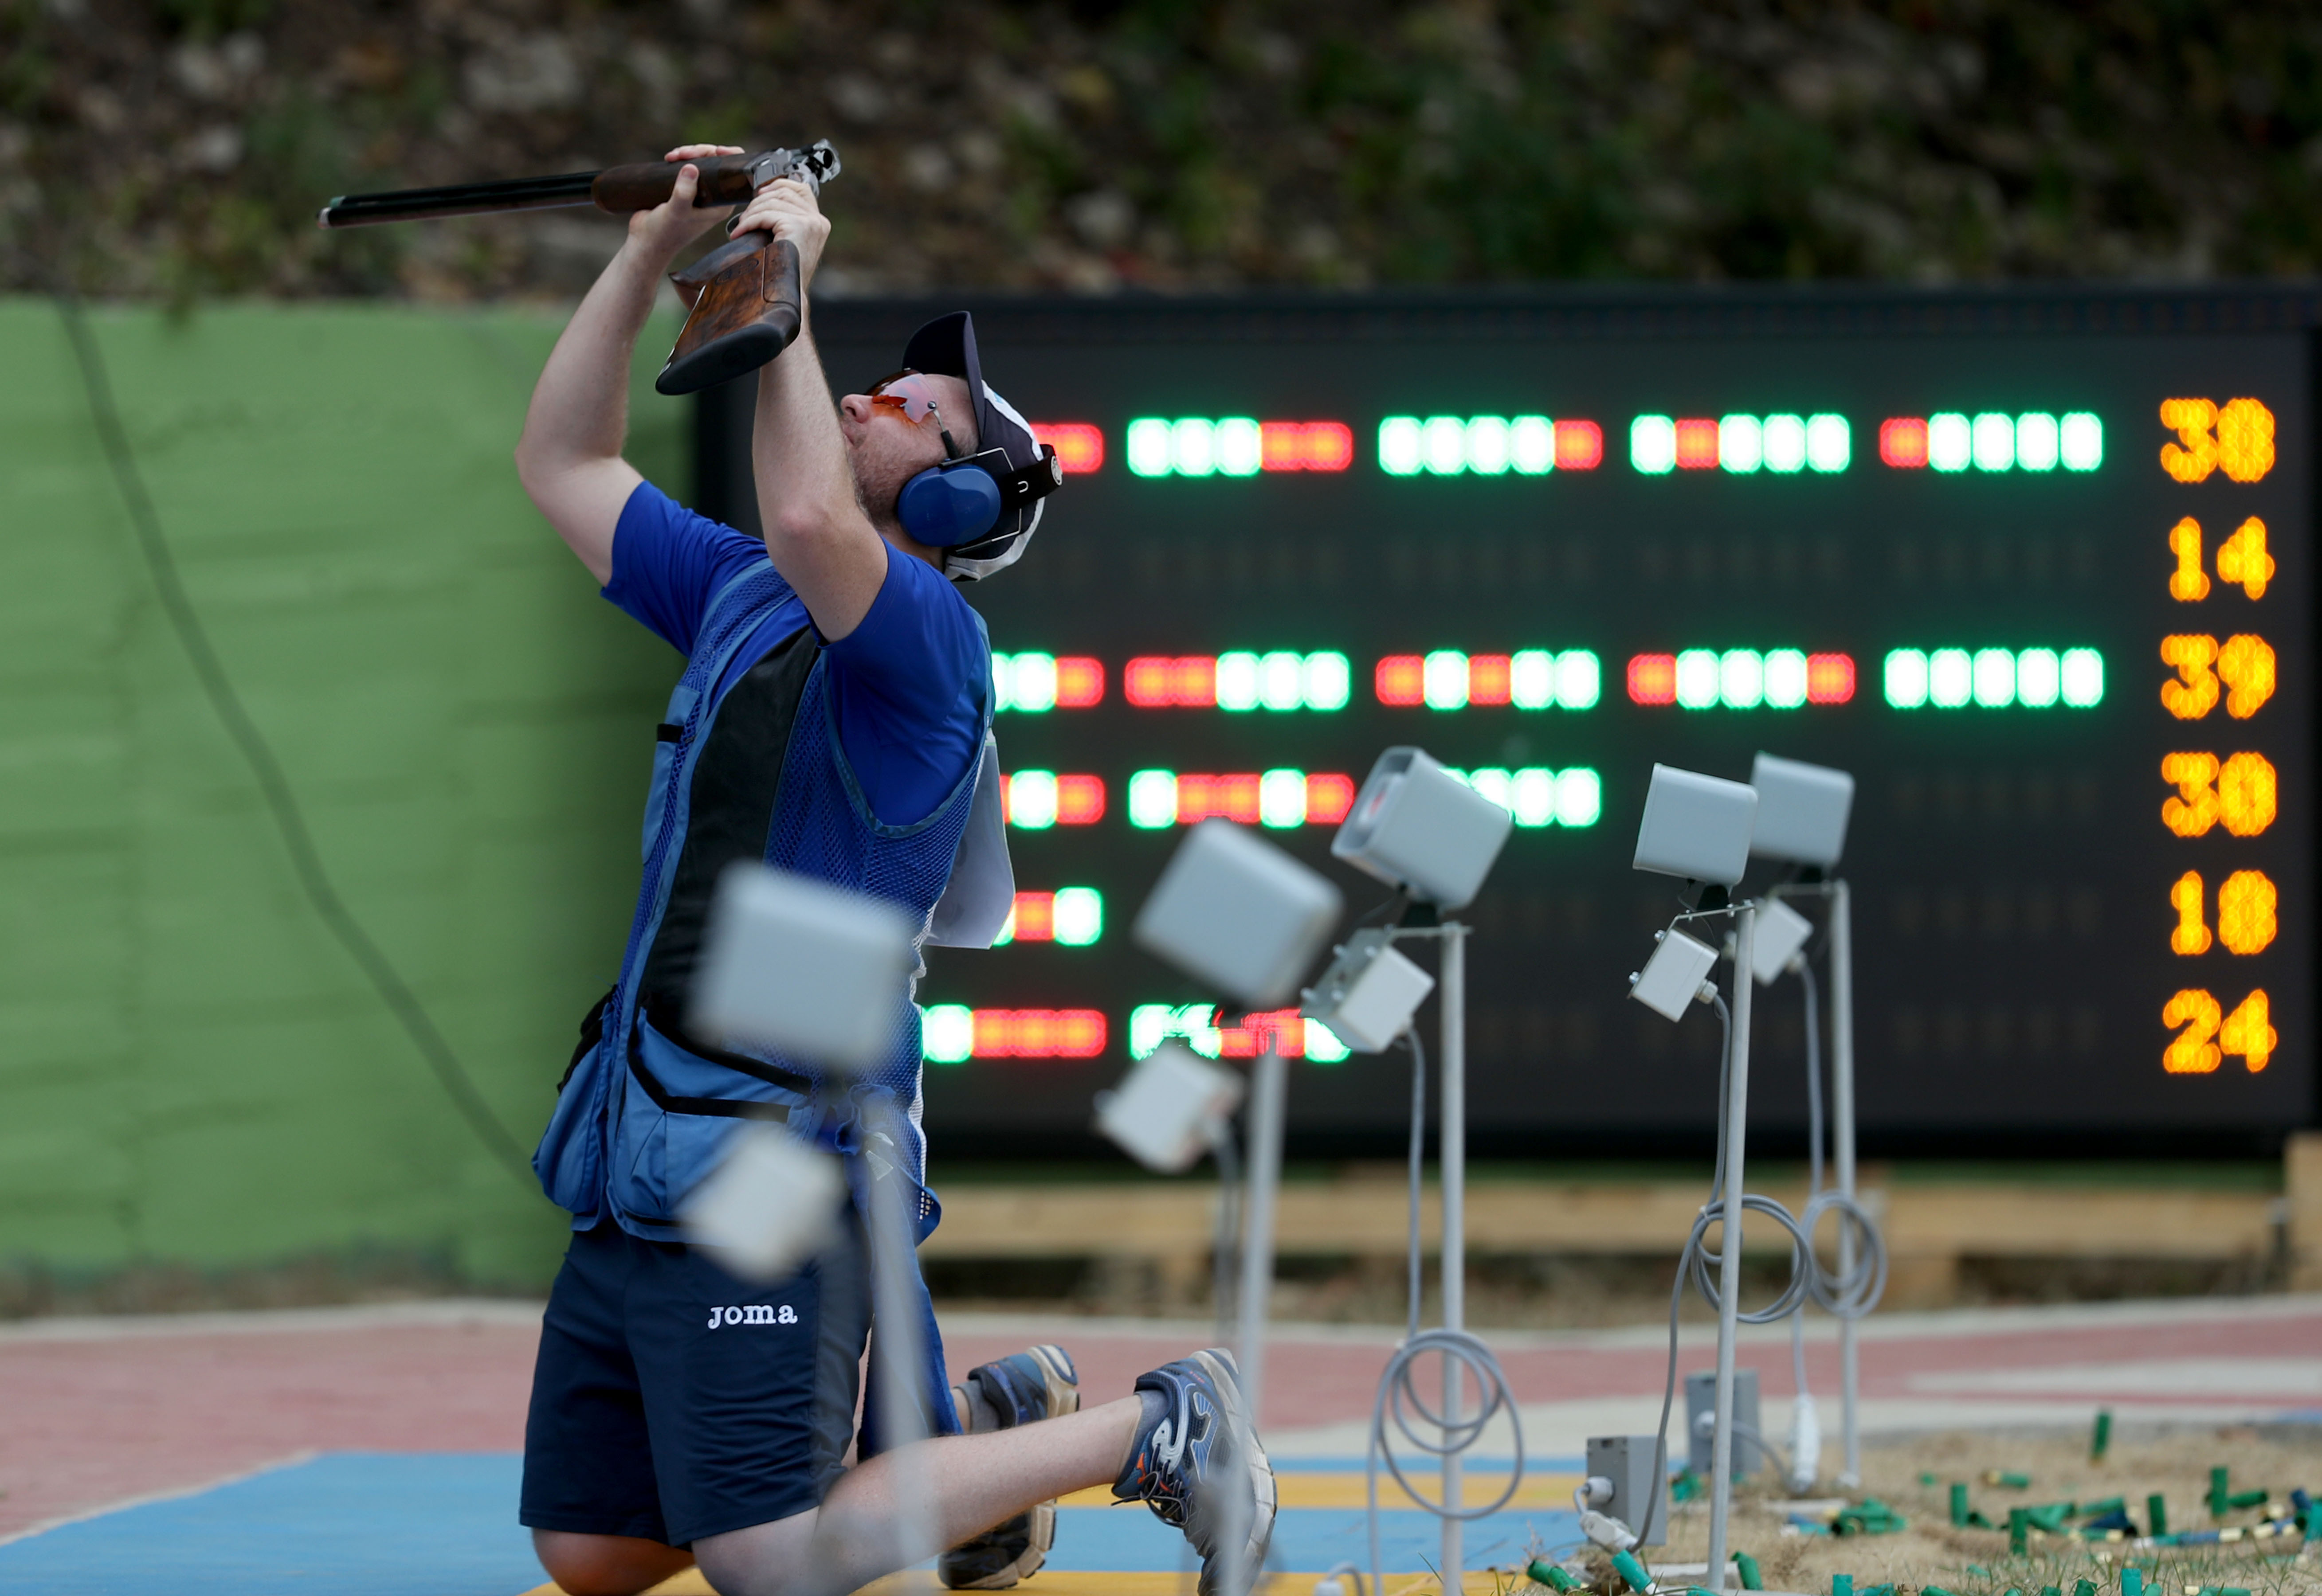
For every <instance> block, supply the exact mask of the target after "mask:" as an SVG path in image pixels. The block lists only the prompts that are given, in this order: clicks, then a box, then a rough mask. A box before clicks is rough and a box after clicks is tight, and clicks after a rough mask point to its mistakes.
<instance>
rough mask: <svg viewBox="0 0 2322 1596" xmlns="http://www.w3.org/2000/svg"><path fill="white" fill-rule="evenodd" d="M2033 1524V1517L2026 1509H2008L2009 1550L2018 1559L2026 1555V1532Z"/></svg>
mask: <svg viewBox="0 0 2322 1596" xmlns="http://www.w3.org/2000/svg"><path fill="white" fill-rule="evenodd" d="M2031 1523H2032V1515H2031V1514H2030V1513H2028V1512H2026V1511H2025V1509H2022V1508H2010V1509H2007V1549H2008V1550H2009V1551H2010V1552H2013V1553H2014V1554H2015V1555H2016V1556H2018V1557H2021V1556H2022V1555H2024V1532H2025V1530H2026V1529H2027V1528H2030V1527H2031Z"/></svg>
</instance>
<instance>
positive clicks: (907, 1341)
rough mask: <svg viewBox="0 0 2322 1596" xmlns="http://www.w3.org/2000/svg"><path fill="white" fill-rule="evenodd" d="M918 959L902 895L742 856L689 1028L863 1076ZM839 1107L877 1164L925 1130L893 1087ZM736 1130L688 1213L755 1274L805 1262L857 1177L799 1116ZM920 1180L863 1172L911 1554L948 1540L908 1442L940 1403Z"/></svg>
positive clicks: (892, 1444)
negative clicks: (851, 886)
mask: <svg viewBox="0 0 2322 1596" xmlns="http://www.w3.org/2000/svg"><path fill="white" fill-rule="evenodd" d="M916 962H917V950H916V948H915V946H914V927H913V926H912V924H911V922H910V918H909V917H907V916H905V915H904V913H903V912H902V910H901V909H900V908H899V907H897V906H896V905H895V904H893V903H891V902H890V901H889V900H887V899H885V898H874V897H872V896H871V895H869V894H867V893H862V892H851V891H847V890H846V889H842V888H839V887H836V886H833V885H832V884H830V883H829V882H827V881H823V880H817V879H814V878H812V877H809V876H803V875H799V874H796V873H793V872H791V871H778V870H772V869H768V868H767V867H765V866H763V865H760V864H755V863H749V862H737V863H736V864H732V865H729V866H727V869H726V871H725V873H724V874H722V875H721V876H720V877H719V878H718V890H717V893H716V896H715V897H714V898H712V900H711V903H710V911H709V916H708V921H707V923H706V924H705V926H704V927H703V935H702V946H701V958H700V962H699V967H698V969H697V971H696V973H695V977H694V981H693V992H692V997H691V999H690V1003H689V1004H688V1007H687V1010H686V1026H687V1028H688V1029H689V1030H690V1031H691V1032H693V1033H694V1034H696V1035H700V1036H703V1037H706V1038H708V1039H711V1040H714V1041H718V1042H721V1043H723V1044H727V1045H728V1046H732V1047H735V1048H736V1049H747V1048H752V1047H755V1048H760V1049H767V1050H772V1051H776V1052H779V1053H783V1054H785V1055H788V1056H789V1057H791V1058H793V1059H796V1060H799V1061H800V1062H805V1063H808V1064H809V1065H812V1066H816V1067H818V1068H822V1069H827V1070H831V1071H834V1072H843V1073H848V1074H853V1073H858V1072H863V1071H866V1070H869V1069H872V1068H873V1067H875V1066H876V1065H877V1064H878V1063H879V1062H881V1061H882V1059H884V1058H886V1057H887V1056H888V1055H889V1054H890V1053H891V1051H892V1049H893V1047H894V1044H895V1042H896V1040H897V1035H896V1027H897V1026H898V1025H899V1024H900V1021H901V1015H900V1012H899V1011H900V1009H901V1008H902V1001H901V999H902V994H903V993H904V992H905V991H906V990H908V988H909V983H910V976H911V971H912V969H913V967H914V966H915V964H916ZM816 1092H817V1096H818V1099H823V1100H824V1101H825V1102H827V1100H828V1099H829V1096H830V1091H829V1089H828V1088H827V1086H825V1085H823V1084H822V1083H819V1082H818V1084H817V1086H816ZM832 1111H833V1112H835V1113H836V1114H839V1115H842V1116H846V1117H853V1118H855V1120H856V1121H857V1125H858V1129H859V1132H860V1135H861V1138H862V1140H861V1146H862V1149H863V1154H864V1156H866V1157H868V1158H870V1159H872V1160H873V1161H874V1167H876V1165H877V1162H878V1161H879V1160H880V1159H881V1154H880V1152H879V1149H881V1148H882V1147H883V1148H884V1162H885V1163H886V1164H887V1166H888V1170H889V1172H890V1173H891V1174H893V1173H896V1171H895V1167H894V1166H895V1162H896V1161H897V1160H900V1159H901V1158H902V1157H903V1156H904V1149H906V1148H908V1147H910V1145H912V1143H913V1139H914V1137H915V1136H916V1135H917V1132H916V1128H915V1127H914V1126H912V1125H911V1124H910V1121H909V1120H908V1118H907V1117H906V1116H905V1114H904V1112H903V1110H902V1109H901V1108H900V1107H899V1106H898V1104H897V1103H896V1101H895V1099H894V1096H893V1094H891V1093H890V1092H886V1091H874V1092H868V1093H864V1094H863V1095H862V1096H861V1097H860V1098H859V1099H855V1098H851V1099H849V1101H848V1102H847V1103H846V1106H844V1107H843V1108H834V1109H833V1110H832ZM711 1123H712V1124H714V1123H715V1121H712V1122H711ZM736 1132H737V1134H736V1135H734V1136H733V1137H732V1138H731V1141H730V1142H729V1145H727V1148H726V1150H725V1151H726V1157H725V1159H724V1160H723V1162H722V1163H721V1164H720V1166H719V1168H718V1172H716V1173H715V1174H714V1175H713V1176H712V1177H711V1178H710V1179H709V1180H708V1181H705V1182H704V1185H703V1187H702V1188H701V1189H700V1190H699V1192H698V1193H697V1194H695V1195H694V1196H693V1197H692V1198H691V1199H690V1200H689V1201H687V1202H686V1203H685V1204H684V1206H683V1208H682V1209H681V1216H682V1220H683V1222H684V1224H685V1226H686V1227H687V1230H688V1232H689V1234H690V1236H692V1237H696V1238H699V1239H703V1240H705V1241H707V1242H708V1243H709V1245H713V1246H718V1247H721V1248H722V1249H723V1251H724V1253H725V1254H726V1255H727V1256H729V1257H731V1258H733V1259H735V1260H736V1262H738V1263H741V1264H742V1266H743V1267H744V1268H745V1270H749V1271H753V1272H755V1273H756V1275H757V1276H758V1278H763V1279H768V1280H772V1279H777V1278H780V1273H779V1272H777V1271H775V1270H774V1268H773V1266H774V1265H775V1264H777V1263H791V1264H794V1263H796V1262H797V1261H798V1260H799V1259H800V1258H801V1257H803V1256H804V1255H805V1253H807V1252H810V1251H811V1250H812V1249H813V1245H814V1244H815V1242H816V1241H817V1240H818V1236H817V1235H816V1227H818V1226H819V1225H823V1224H827V1221H828V1216H829V1214H830V1212H831V1211H832V1210H835V1209H836V1207H837V1197H838V1194H839V1193H842V1192H844V1190H846V1177H845V1175H844V1174H843V1173H842V1172H841V1171H840V1170H839V1169H838V1168H837V1166H836V1164H835V1163H833V1162H832V1161H831V1160H830V1159H829V1158H828V1157H827V1155H826V1154H820V1153H818V1152H817V1151H816V1150H814V1149H812V1148H809V1147H808V1146H806V1145H803V1143H802V1142H801V1141H800V1139H799V1138H796V1137H794V1136H793V1135H792V1134H791V1132H790V1131H789V1130H788V1129H787V1128H783V1129H777V1128H776V1127H775V1126H772V1124H766V1125H762V1126H739V1127H736ZM818 1159H819V1160H821V1162H820V1163H818V1162H816V1161H817V1160H818ZM914 1181H915V1177H914V1180H913V1181H907V1180H905V1179H899V1178H885V1179H878V1178H874V1179H869V1180H866V1181H864V1182H863V1184H864V1187H866V1188H867V1190H868V1193H869V1201H868V1203H867V1205H866V1207H867V1209H868V1211H867V1212H865V1213H864V1215H863V1218H864V1224H865V1227H866V1229H867V1231H868V1233H869V1240H870V1249H869V1250H870V1263H871V1299H872V1305H873V1308H872V1310H873V1314H874V1316H875V1317H876V1318H877V1319H878V1322H879V1324H880V1326H881V1328H882V1333H881V1334H880V1335H879V1336H876V1337H874V1338H873V1343H872V1353H871V1378H872V1381H873V1384H874V1386H875V1387H876V1389H877V1391H878V1393H879V1395H878V1401H877V1404H876V1410H877V1412H878V1413H879V1415H880V1416H881V1419H882V1423H881V1429H882V1435H881V1436H880V1437H879V1439H880V1440H881V1441H882V1442H883V1443H884V1445H883V1446H882V1450H884V1451H887V1452H889V1453H891V1455H893V1456H894V1458H895V1459H896V1468H897V1473H898V1478H897V1479H896V1481H895V1482H894V1490H893V1491H892V1493H891V1500H893V1501H894V1503H895V1504H896V1506H895V1509H894V1511H893V1513H892V1515H891V1518H890V1519H889V1521H888V1524H887V1527H886V1528H887V1531H888V1532H889V1533H891V1535H892V1537H893V1545H892V1546H891V1553H892V1554H893V1555H895V1556H896V1559H897V1565H898V1566H900V1565H907V1564H911V1563H916V1562H918V1561H919V1559H921V1558H922V1557H925V1556H928V1555H932V1554H933V1553H934V1552H935V1551H937V1550H938V1549H939V1548H940V1546H941V1545H942V1542H941V1541H940V1540H939V1539H937V1538H935V1537H934V1536H933V1528H932V1525H931V1523H930V1522H929V1521H928V1518H926V1516H925V1511H924V1505H923V1504H925V1503H926V1502H927V1501H928V1500H929V1496H928V1490H929V1485H928V1481H927V1480H926V1479H925V1477H924V1470H923V1467H922V1465H921V1464H920V1462H919V1457H918V1449H916V1448H914V1447H913V1446H911V1445H910V1443H911V1442H913V1441H915V1440H918V1439H919V1438H921V1437H922V1436H925V1435H926V1434H927V1433H928V1428H929V1427H930V1424H931V1418H932V1412H933V1410H932V1409H929V1408H928V1407H927V1406H925V1404H926V1403H927V1402H928V1401H930V1400H936V1393H935V1391H932V1390H929V1389H928V1385H927V1383H926V1382H925V1378H924V1377H925V1376H926V1375H927V1374H928V1368H929V1366H928V1359H927V1356H926V1353H927V1348H928V1343H927V1340H926V1337H925V1332H926V1331H927V1330H928V1329H931V1328H932V1327H933V1326H934V1318H933V1317H932V1309H930V1308H929V1307H928V1296H927V1287H926V1283H925V1281H923V1280H922V1278H921V1277H920V1276H919V1271H918V1264H917V1259H916V1256H915V1250H914V1249H915V1246H916V1244H917V1241H918V1235H917V1231H916V1216H915V1215H914V1213H913V1212H912V1211H911V1210H912V1208H915V1207H916V1199H912V1198H907V1196H906V1194H905V1191H904V1187H905V1186H906V1185H907V1184H910V1183H914ZM834 1182H835V1187H834ZM726 1311H727V1313H728V1314H732V1313H735V1312H737V1311H744V1310H738V1309H727V1310H726ZM940 1367H941V1365H940V1363H939V1362H938V1363H937V1365H936V1368H937V1371H938V1372H939V1370H940ZM938 1378H939V1373H938Z"/></svg>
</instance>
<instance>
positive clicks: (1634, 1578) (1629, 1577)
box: [1613, 1552, 1653, 1591]
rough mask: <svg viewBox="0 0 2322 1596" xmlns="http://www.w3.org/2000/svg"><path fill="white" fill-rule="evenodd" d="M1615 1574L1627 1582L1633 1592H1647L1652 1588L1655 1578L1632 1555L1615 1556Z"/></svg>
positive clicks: (1618, 1554)
mask: <svg viewBox="0 0 2322 1596" xmlns="http://www.w3.org/2000/svg"><path fill="white" fill-rule="evenodd" d="M1613 1572H1614V1573H1617V1574H1619V1575H1620V1576H1621V1577H1622V1578H1623V1579H1624V1580H1626V1581H1627V1582H1629V1589H1631V1590H1632V1591H1646V1590H1650V1589H1651V1588H1652V1583H1653V1576H1652V1575H1650V1574H1649V1573H1646V1572H1645V1565H1644V1564H1641V1563H1640V1562H1638V1561H1637V1560H1636V1558H1635V1556H1633V1555H1632V1554H1630V1553H1627V1552H1615V1553H1614V1554H1613Z"/></svg>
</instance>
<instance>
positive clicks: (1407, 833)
mask: <svg viewBox="0 0 2322 1596" xmlns="http://www.w3.org/2000/svg"><path fill="white" fill-rule="evenodd" d="M1514 825H1515V816H1513V815H1512V814H1511V813H1510V812H1509V811H1508V810H1506V809H1504V808H1502V807H1500V806H1499V805H1497V804H1495V803H1494V802H1493V801H1492V800H1491V799H1489V798H1486V797H1485V796H1484V795H1483V794H1482V793H1480V792H1477V791H1476V789H1474V788H1472V787H1469V786H1468V785H1467V783H1466V782H1464V781H1462V780H1459V779H1458V777H1457V776H1454V775H1453V774H1451V772H1450V771H1447V770H1445V769H1444V768H1443V767H1442V766H1441V765H1440V764H1438V763H1436V762H1435V761H1434V760H1432V759H1431V758H1429V757H1428V754H1427V752H1426V751H1425V750H1424V749H1420V748H1390V749H1388V750H1387V751H1386V752H1384V753H1382V754H1380V755H1379V756H1378V762H1377V763H1376V764H1374V765H1373V766H1372V767H1371V773H1370V774H1369V775H1368V776H1367V777H1365V778H1364V780H1363V786H1362V790H1361V791H1359V792H1358V793H1357V794H1355V802H1354V807H1352V808H1350V809H1348V811H1347V818H1346V820H1345V822H1344V823H1343V824H1341V825H1339V834H1338V835H1337V836H1335V837H1333V838H1331V840H1330V856H1331V857H1332V858H1334V859H1342V860H1344V861H1346V862H1348V864H1351V865H1353V866H1354V867H1355V868H1356V869H1357V870H1358V871H1363V872H1364V873H1366V874H1367V875H1373V876H1376V877H1377V878H1378V879H1379V880H1382V881H1385V883H1386V884H1387V885H1388V886H1390V887H1394V888H1396V889H1399V890H1401V891H1403V892H1407V893H1409V894H1410V895H1411V896H1412V897H1413V898H1417V899H1418V900H1419V901H1420V902H1422V903H1427V904H1432V905H1434V906H1435V907H1437V908H1446V909H1453V908H1463V907H1466V906H1467V905H1468V904H1469V903H1472V902H1474V901H1475V898H1476V892H1477V891H1479V890H1480V889H1482V887H1483V885H1484V878H1485V877H1486V876H1487V875H1489V874H1490V873H1491V870H1492V864H1493V862H1494V861H1495V860H1496V859H1498V858H1499V856H1500V848H1501V845H1502V844H1504V843H1505V842H1506V841H1507V840H1508V833H1509V831H1510V829H1511V828H1513V826H1514Z"/></svg>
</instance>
